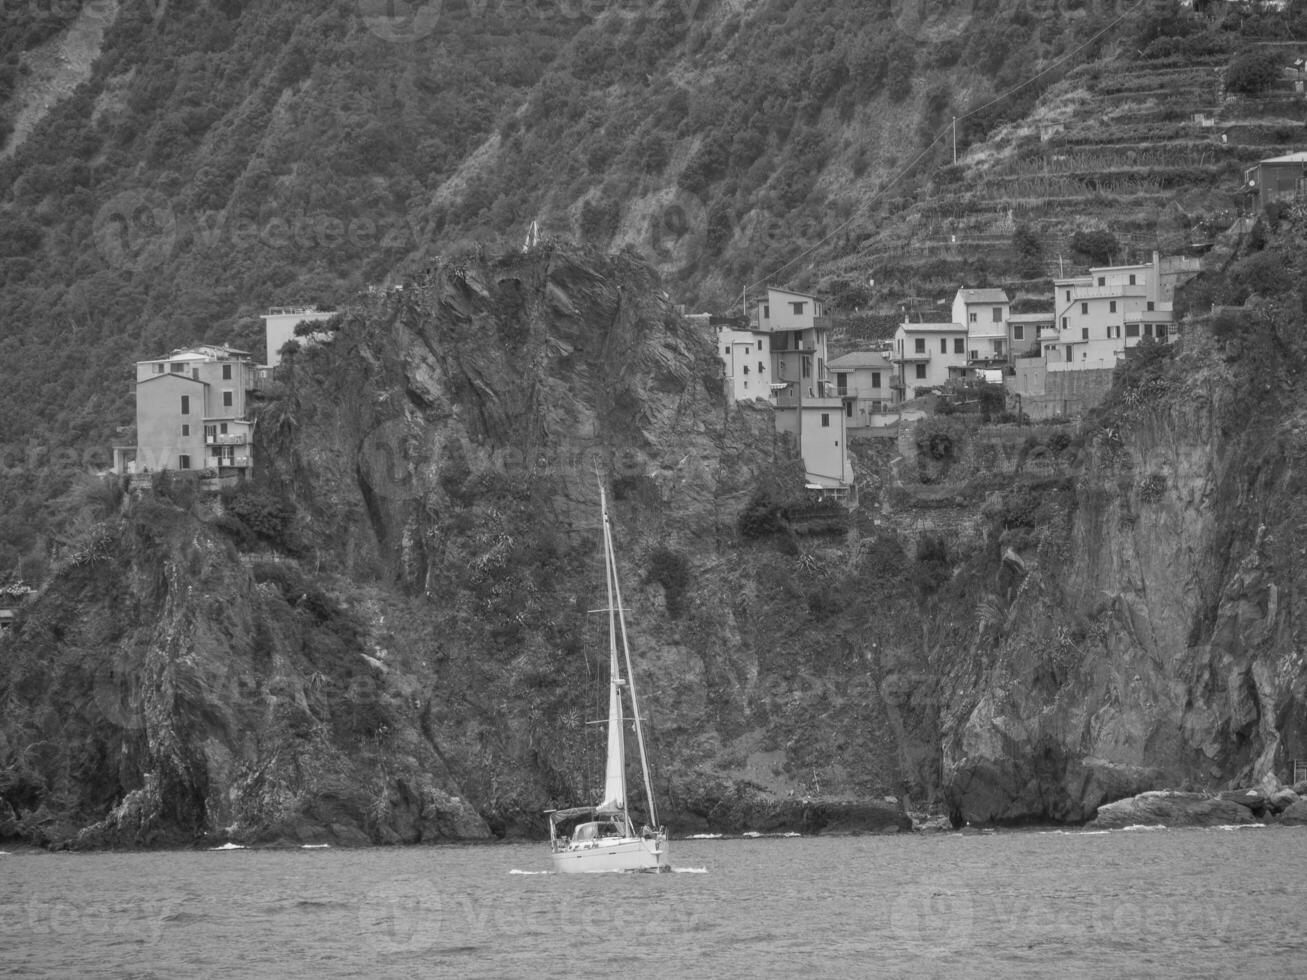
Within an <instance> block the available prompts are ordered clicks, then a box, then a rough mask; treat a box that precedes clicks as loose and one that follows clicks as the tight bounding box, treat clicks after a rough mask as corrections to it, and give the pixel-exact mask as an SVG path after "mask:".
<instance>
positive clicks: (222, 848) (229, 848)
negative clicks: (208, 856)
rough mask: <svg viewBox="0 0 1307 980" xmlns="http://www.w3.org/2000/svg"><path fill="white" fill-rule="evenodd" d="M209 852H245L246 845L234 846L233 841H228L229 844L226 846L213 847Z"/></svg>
mask: <svg viewBox="0 0 1307 980" xmlns="http://www.w3.org/2000/svg"><path fill="white" fill-rule="evenodd" d="M209 850H211V851H243V850H245V845H244V844H233V843H232V842H231V841H227V843H225V844H219V845H218V846H217V847H211V848H209Z"/></svg>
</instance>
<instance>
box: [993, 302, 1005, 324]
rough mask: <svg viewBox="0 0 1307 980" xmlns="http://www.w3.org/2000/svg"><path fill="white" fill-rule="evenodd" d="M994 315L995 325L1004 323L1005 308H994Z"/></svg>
mask: <svg viewBox="0 0 1307 980" xmlns="http://www.w3.org/2000/svg"><path fill="white" fill-rule="evenodd" d="M992 315H993V317H994V322H995V323H1002V322H1003V307H1001V306H996V307H994V309H993V311H992Z"/></svg>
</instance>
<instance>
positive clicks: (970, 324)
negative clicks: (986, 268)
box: [953, 288, 1012, 370]
mask: <svg viewBox="0 0 1307 980" xmlns="http://www.w3.org/2000/svg"><path fill="white" fill-rule="evenodd" d="M1011 308H1012V302H1011V300H1009V299H1008V298H1007V293H1005V292H1004V291H1003V290H1001V289H966V288H963V289H959V290H958V291H957V294H956V295H955V296H954V297H953V322H954V323H960V324H962V325H963V326H964V327H966V328H967V361H968V363H969V364H970V365H971V367H972V368H974V369H977V370H979V369H984V368H993V367H999V366H1001V365H1003V364H1006V363H1007V361H1008V359H1009V357H1010V355H1011V351H1012V348H1011V346H1010V344H1009V339H1008V327H1007V320H1008V314H1009V312H1010V311H1011Z"/></svg>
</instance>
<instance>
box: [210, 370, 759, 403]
mask: <svg viewBox="0 0 1307 980" xmlns="http://www.w3.org/2000/svg"><path fill="white" fill-rule="evenodd" d="M744 370H745V371H748V370H749V369H748V368H745V369H744ZM235 401H236V396H235V395H234V394H233V393H232V391H231V389H230V388H228V389H227V390H226V391H224V392H223V393H222V407H223V408H231V407H232V405H233V404H235Z"/></svg>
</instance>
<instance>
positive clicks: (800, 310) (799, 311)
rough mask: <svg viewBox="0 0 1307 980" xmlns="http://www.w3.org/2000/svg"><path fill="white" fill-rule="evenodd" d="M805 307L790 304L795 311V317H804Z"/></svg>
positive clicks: (798, 304)
mask: <svg viewBox="0 0 1307 980" xmlns="http://www.w3.org/2000/svg"><path fill="white" fill-rule="evenodd" d="M803 307H804V304H803V303H791V304H790V309H791V310H793V311H794V315H795V316H802V315H803Z"/></svg>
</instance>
